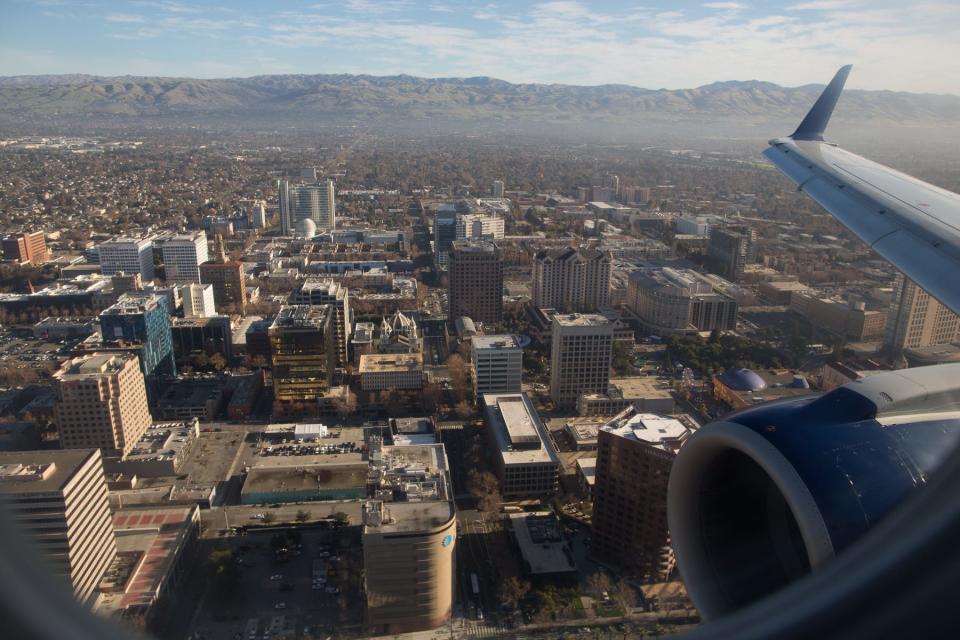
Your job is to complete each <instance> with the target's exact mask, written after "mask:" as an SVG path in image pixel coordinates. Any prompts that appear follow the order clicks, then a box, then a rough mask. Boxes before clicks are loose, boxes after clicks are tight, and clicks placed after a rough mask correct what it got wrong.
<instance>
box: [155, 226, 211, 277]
mask: <svg viewBox="0 0 960 640" xmlns="http://www.w3.org/2000/svg"><path fill="white" fill-rule="evenodd" d="M160 252H161V254H162V255H163V269H164V274H165V277H166V280H167V282H177V283H190V282H200V265H201V264H203V263H204V262H206V261H207V258H208V256H207V234H206V233H204V231H203V230H200V231H193V232H191V233H181V234H177V235H175V236H171V237H169V238H166V239H164V240H163V243H162V244H161V245H160Z"/></svg>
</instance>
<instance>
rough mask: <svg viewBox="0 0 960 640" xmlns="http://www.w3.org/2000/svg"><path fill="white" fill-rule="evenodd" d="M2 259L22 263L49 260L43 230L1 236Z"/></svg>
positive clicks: (37, 262)
mask: <svg viewBox="0 0 960 640" xmlns="http://www.w3.org/2000/svg"><path fill="white" fill-rule="evenodd" d="M2 246H3V259H4V260H12V261H14V262H18V263H20V264H23V263H25V262H28V263H30V264H32V265H39V264H43V263H44V262H48V261H49V260H50V252H49V251H47V237H46V235H45V234H44V233H43V231H34V232H32V233H31V232H29V231H28V232H25V233H10V234H7V235H5V236H4V237H3V241H2Z"/></svg>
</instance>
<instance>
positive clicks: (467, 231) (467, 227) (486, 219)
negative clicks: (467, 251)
mask: <svg viewBox="0 0 960 640" xmlns="http://www.w3.org/2000/svg"><path fill="white" fill-rule="evenodd" d="M503 233H504V226H503V218H501V217H500V216H495V215H487V214H485V213H466V214H463V215H458V216H457V229H456V234H457V238H456V239H457V240H502V239H503Z"/></svg>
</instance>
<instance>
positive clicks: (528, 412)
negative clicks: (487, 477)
mask: <svg viewBox="0 0 960 640" xmlns="http://www.w3.org/2000/svg"><path fill="white" fill-rule="evenodd" d="M481 399H482V402H483V411H484V418H485V419H486V423H487V425H486V429H485V431H486V433H487V439H488V444H489V446H490V448H491V449H492V451H493V452H494V453H493V459H494V465H495V468H496V472H497V477H498V478H499V479H500V493H501V495H503V497H504V498H507V499H508V500H513V499H516V498H546V497H548V496H551V495H553V494H554V493H556V492H557V472H558V470H559V468H560V460H559V458H558V457H557V452H556V450H554V448H553V444H552V443H551V442H550V437H549V436H548V435H547V429H546V427H545V426H544V425H543V421H542V420H541V419H540V414H538V413H537V409H536V407H534V406H533V402H531V401H530V398H529V396H527V394H526V393H524V392H520V393H489V394H487V395H484V396H481Z"/></svg>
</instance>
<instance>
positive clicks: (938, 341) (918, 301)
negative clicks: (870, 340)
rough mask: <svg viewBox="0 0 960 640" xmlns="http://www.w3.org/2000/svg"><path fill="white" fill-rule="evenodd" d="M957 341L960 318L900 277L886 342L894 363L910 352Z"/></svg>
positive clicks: (902, 276) (914, 284) (892, 305)
mask: <svg viewBox="0 0 960 640" xmlns="http://www.w3.org/2000/svg"><path fill="white" fill-rule="evenodd" d="M957 340H960V316H958V315H957V314H956V313H954V312H953V311H951V310H950V309H948V308H947V307H945V306H944V305H943V304H941V303H940V302H939V301H938V300H937V299H936V298H934V297H933V296H931V295H930V294H929V293H927V292H926V291H924V290H923V289H921V288H920V287H918V286H917V284H916V283H915V282H913V281H912V280H910V279H909V278H907V277H905V276H904V275H903V274H902V273H898V274H897V278H896V280H895V281H894V284H893V300H892V302H891V305H890V311H889V312H888V313H887V324H886V330H885V335H884V340H883V344H884V347H885V348H886V350H887V352H888V354H889V356H890V358H891V360H894V361H897V360H900V359H901V358H902V357H903V355H904V353H905V352H906V351H907V350H915V349H922V348H924V347H932V346H936V345H946V344H951V343H953V342H956V341H957Z"/></svg>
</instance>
